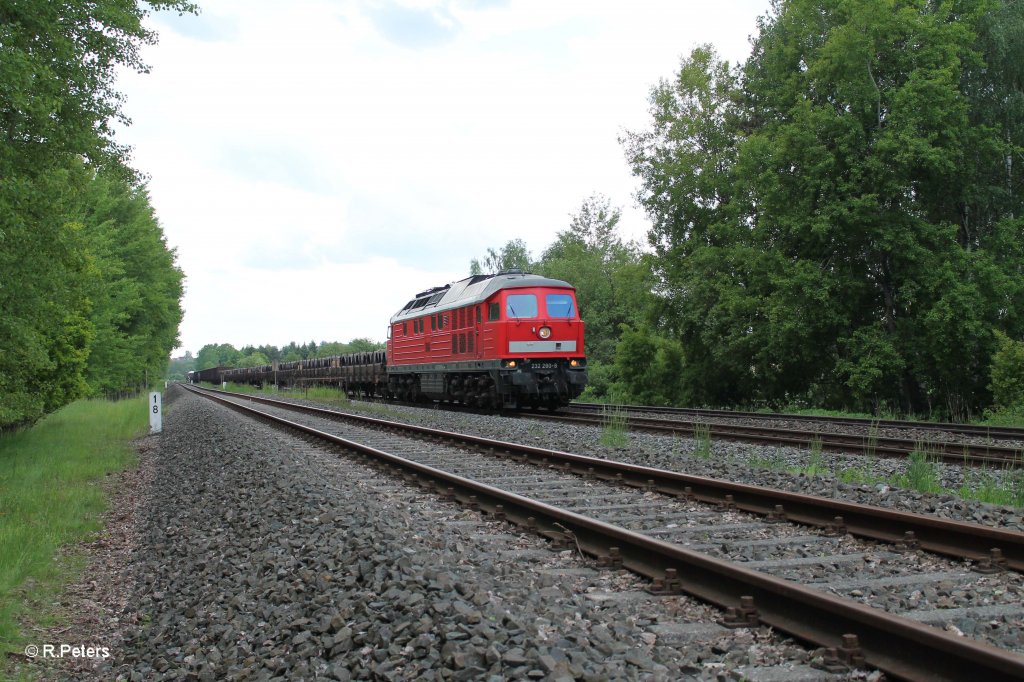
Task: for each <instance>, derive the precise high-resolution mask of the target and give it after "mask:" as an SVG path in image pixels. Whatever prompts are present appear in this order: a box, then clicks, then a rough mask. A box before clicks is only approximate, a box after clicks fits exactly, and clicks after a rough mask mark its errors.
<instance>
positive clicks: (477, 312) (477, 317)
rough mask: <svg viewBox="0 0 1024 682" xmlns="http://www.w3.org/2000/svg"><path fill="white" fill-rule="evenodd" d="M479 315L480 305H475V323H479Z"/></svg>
mask: <svg viewBox="0 0 1024 682" xmlns="http://www.w3.org/2000/svg"><path fill="white" fill-rule="evenodd" d="M480 315H481V313H480V306H477V307H476V323H477V324H480V322H481V321H482V320H481V319H480Z"/></svg>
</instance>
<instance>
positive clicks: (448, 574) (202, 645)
mask: <svg viewBox="0 0 1024 682" xmlns="http://www.w3.org/2000/svg"><path fill="white" fill-rule="evenodd" d="M177 390H180V389H177ZM152 468H153V476H152V482H151V483H150V484H149V487H148V492H147V498H146V502H145V503H144V505H143V508H142V510H141V511H140V513H139V514H140V515H139V518H138V519H137V526H138V529H137V533H138V540H137V542H138V547H137V548H136V550H135V561H134V567H133V569H132V571H131V572H132V580H131V582H132V584H133V585H134V588H133V593H132V595H131V596H130V598H129V599H128V605H127V607H126V612H125V613H123V614H121V617H120V618H119V621H120V622H133V623H134V625H132V626H130V627H129V628H127V629H126V630H125V631H124V632H123V633H122V634H121V638H120V640H118V641H114V642H113V643H112V647H111V648H112V654H113V656H112V658H111V660H110V661H109V662H107V663H105V664H103V665H101V666H100V667H99V668H97V669H95V670H94V671H93V672H92V674H93V675H94V676H95V677H97V678H99V679H111V678H116V679H120V680H150V679H167V680H174V679H178V680H184V679H188V680H285V679H333V680H351V679H382V680H405V679H427V680H495V681H496V680H512V679H515V680H519V679H526V680H529V679H537V680H565V681H567V680H574V679H579V680H632V679H643V680H647V679H650V680H676V679H699V680H740V679H746V680H751V681H756V680H762V681H763V682H767V681H769V680H784V679H795V680H806V681H808V682H809V681H811V680H837V679H864V678H868V679H877V677H878V674H877V673H866V672H863V671H854V672H851V673H847V674H845V675H832V674H828V673H825V672H824V671H821V670H819V669H816V668H814V667H812V665H811V664H812V663H813V662H814V661H815V659H816V657H819V656H820V654H821V652H820V651H817V652H815V651H808V650H806V649H804V648H802V647H800V646H798V645H796V644H794V643H793V642H791V641H789V640H786V639H784V638H781V637H779V636H778V635H777V634H775V633H773V632H771V631H770V630H769V629H767V628H758V629H744V628H741V629H736V630H728V629H725V628H722V627H721V626H719V625H717V624H716V620H717V619H718V618H720V617H721V614H719V613H718V612H717V611H716V610H715V609H713V608H711V607H709V606H706V605H703V604H700V603H697V602H694V601H693V600H690V599H688V598H685V597H677V596H673V597H653V596H651V595H649V594H647V593H646V592H644V591H643V587H644V583H643V582H642V581H640V580H638V579H637V578H635V577H634V576H632V575H631V574H629V573H627V572H625V571H621V570H619V571H616V570H607V569H597V568H595V567H594V565H593V564H592V563H590V562H588V561H584V560H582V559H581V558H580V557H578V556H577V555H576V554H575V553H574V552H573V551H568V550H567V551H562V552H554V551H551V550H550V549H548V547H549V546H548V545H547V543H546V542H544V541H543V540H540V539H538V538H535V537H533V536H530V535H526V534H523V533H520V532H519V531H518V530H517V529H516V528H515V527H513V526H510V525H506V524H500V523H496V522H493V521H489V520H485V519H483V517H481V516H480V515H479V514H477V513H476V512H472V511H467V510H464V509H463V508H461V507H460V506H458V505H456V504H454V503H448V502H445V501H442V500H439V499H436V498H433V497H431V496H428V495H425V494H423V493H422V492H420V491H419V490H418V489H416V488H413V487H410V486H408V485H406V484H404V483H402V482H400V481H398V480H396V479H393V478H389V477H388V476H386V475H383V474H381V473H379V472H378V471H377V470H376V469H373V468H370V467H368V466H366V465H364V464H362V463H359V462H355V461H352V460H350V459H347V458H346V457H344V456H341V455H339V454H337V453H335V452H331V451H327V450H324V449H321V448H319V447H318V446H313V445H310V444H307V443H305V442H303V441H301V440H299V439H297V438H295V437H293V436H290V435H287V434H284V433H282V432H280V431H277V430H274V429H272V428H270V427H268V426H265V425H263V424H260V423H258V422H255V421H252V420H249V419H247V418H243V417H240V416H239V415H237V414H235V413H234V412H232V411H230V410H228V409H227V408H224V407H222V406H219V405H215V404H213V403H211V402H209V401H206V400H204V399H202V398H198V397H195V396H192V395H179V396H178V397H177V398H176V399H175V402H174V409H173V411H170V413H169V414H168V418H167V419H166V421H165V429H164V433H163V434H162V435H161V436H160V437H159V444H158V447H157V448H156V450H155V454H154V459H153V460H152Z"/></svg>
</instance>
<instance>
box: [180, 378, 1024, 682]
mask: <svg viewBox="0 0 1024 682" xmlns="http://www.w3.org/2000/svg"><path fill="white" fill-rule="evenodd" d="M189 390H192V391H194V392H196V393H200V394H205V395H206V396H207V397H209V398H211V399H213V400H216V401H218V402H220V403H222V404H225V405H227V406H229V407H230V408H232V409H235V410H239V411H242V412H245V413H247V414H250V415H253V416H257V417H258V418H261V419H265V420H267V421H270V422H272V423H274V424H277V425H279V426H282V427H285V428H288V429H293V430H296V431H299V432H301V433H303V434H305V435H309V436H313V437H316V438H318V439H320V440H323V441H327V442H330V443H333V444H335V445H338V446H340V447H342V448H344V449H346V450H349V451H352V452H355V453H358V454H360V455H362V456H364V457H367V458H369V459H371V460H373V461H376V462H380V463H383V464H385V465H387V466H390V467H393V468H398V469H399V470H401V471H403V472H404V473H405V474H406V475H407V477H408V478H409V479H410V480H412V481H416V482H418V483H420V484H421V485H432V486H433V487H434V488H435V489H438V490H440V491H443V492H444V493H445V494H446V495H448V496H449V497H454V498H455V499H457V500H458V501H460V502H463V503H466V504H468V505H470V506H472V507H473V508H477V509H482V510H483V511H485V512H487V513H489V514H491V515H493V516H495V517H496V518H498V519H502V520H509V521H512V522H514V523H517V524H520V525H523V526H525V527H527V528H529V529H532V530H535V531H537V532H539V533H541V534H543V535H545V536H548V537H551V538H553V539H557V540H560V541H563V542H571V543H572V544H573V545H575V546H577V547H579V548H580V549H581V550H582V551H584V552H586V553H588V554H590V555H593V556H596V557H598V558H599V559H600V560H602V561H604V562H605V563H610V564H613V565H620V564H621V565H622V566H625V567H627V568H629V569H630V570H633V571H635V572H637V573H639V574H641V575H644V576H647V577H649V578H651V579H653V580H654V581H655V582H654V585H655V588H656V589H658V590H661V591H663V592H665V593H671V592H677V591H678V592H686V593H688V594H691V595H693V596H695V597H697V598H699V599H702V600H705V601H707V602H710V603H712V604H715V605H717V606H719V607H722V608H724V609H726V610H727V611H726V613H727V615H726V618H725V620H724V621H723V624H724V625H726V626H737V627H753V626H757V625H761V624H764V625H768V626H770V627H773V628H776V629H778V630H780V631H782V632H786V633H788V634H791V635H793V636H795V637H798V638H800V639H803V640H806V641H809V642H813V643H815V644H818V645H820V646H824V647H827V648H829V650H830V654H831V657H832V659H833V660H834V661H835V662H836V663H842V662H845V663H849V664H852V665H860V664H861V663H867V664H868V665H871V666H874V667H876V668H878V669H880V670H883V671H885V672H886V673H888V674H891V675H893V676H895V677H898V678H902V679H908V680H922V681H923V680H929V681H934V680H950V681H954V680H964V679H984V680H1020V679H1024V657H1021V656H1018V655H1016V654H1013V653H1011V652H1007V651H1003V650H1000V649H996V648H994V647H991V646H988V645H985V644H982V643H980V642H976V641H973V640H969V639H964V638H961V637H956V636H953V635H951V634H948V633H945V632H943V631H941V630H938V629H937V628H933V627H930V626H927V625H922V624H920V623H916V622H914V621H912V620H909V619H906V618H902V617H899V616H893V615H891V614H888V613H886V612H884V611H881V610H878V609H872V608H870V607H867V606H863V605H861V604H857V603H854V602H851V601H848V600H844V599H840V598H839V597H835V596H832V595H829V594H826V593H824V592H819V591H816V590H813V589H810V588H807V587H804V586H802V585H799V584H796V583H792V582H789V581H786V580H782V579H779V578H774V577H772V576H768V575H765V574H762V573H758V572H756V571H752V570H750V569H746V568H743V567H742V566H739V565H736V564H733V563H730V562H726V561H722V560H720V559H716V558H713V557H709V556H706V555H702V554H699V553H696V552H692V551H689V550H686V549H684V548H682V547H680V546H678V545H674V544H670V543H667V542H663V541H660V540H657V539H654V538H651V537H648V536H644V535H640V534H638V533H634V532H632V531H629V530H626V529H624V528H620V527H618V526H613V525H610V524H607V523H603V522H601V521H597V520H595V519H590V518H587V517H585V516H581V515H579V514H575V513H573V512H570V511H567V510H564V509H559V508H557V507H554V506H551V505H548V504H545V503H543V502H538V501H536V500H532V499H530V498H526V497H523V496H520V495H516V494H514V493H509V492H506V491H503V490H499V489H497V488H494V487H492V486H489V485H486V484H483V483H479V482H477V481H473V480H470V479H467V478H464V477H461V476H457V475H455V474H451V473H448V472H445V471H441V470H438V469H434V468H432V467H429V466H426V465H424V464H420V463H418V462H413V461H410V460H407V459H404V458H402V457H398V456H396V455H392V454H389V453H386V452H383V451H381V450H377V449H375V448H371V447H368V446H365V445H362V444H359V443H356V442H353V441H350V440H348V439H345V438H341V437H339V436H335V435H333V434H329V433H325V432H323V431H319V430H317V429H313V428H311V427H308V426H305V425H302V424H298V423H296V422H292V421H289V420H286V419H283V418H281V417H277V416H274V415H270V414H267V413H264V412H260V411H259V410H256V409H254V408H251V407H247V406H244V405H240V404H238V403H236V402H234V401H231V400H227V399H225V398H223V397H221V396H218V395H213V394H210V393H207V392H200V391H196V390H195V389H191V388H190V389H189ZM238 397H246V396H238ZM264 400H267V399H264ZM267 402H275V403H279V402H280V401H270V400H267ZM286 404H287V403H286ZM293 407H298V406H294V405H293ZM311 411H317V410H315V409H314V410H311ZM390 424H391V425H392V426H398V425H395V424H394V423H390ZM401 426H404V425H401ZM417 428H418V429H419V428H422V427H417ZM428 431H429V430H428ZM495 445H496V446H501V447H503V446H505V445H508V444H504V443H496V444H495Z"/></svg>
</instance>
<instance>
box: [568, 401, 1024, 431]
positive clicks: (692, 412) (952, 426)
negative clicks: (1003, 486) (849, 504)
mask: <svg viewBox="0 0 1024 682" xmlns="http://www.w3.org/2000/svg"><path fill="white" fill-rule="evenodd" d="M608 407H609V406H608V405H604V404H601V403H576V402H574V403H570V404H569V409H570V410H581V411H585V412H600V411H601V410H603V409H606V408H608ZM617 407H619V408H620V409H623V410H625V411H627V412H629V413H640V412H647V413H650V414H667V415H683V416H692V417H694V418H697V419H700V418H701V417H715V418H719V417H721V418H726V419H754V420H776V421H806V422H823V423H827V424H841V425H847V426H863V427H866V428H871V427H876V428H892V429H908V430H909V429H919V430H922V431H943V432H946V433H955V434H960V435H964V436H980V437H983V438H997V439H1001V440H1020V441H1024V428H1015V427H1012V426H983V425H979V424H957V423H952V422H915V421H908V420H903V419H871V418H867V417H828V416H820V415H811V414H785V413H782V412H742V411H738V410H713V409H704V408H699V407H663V406H657V405H647V406H645V405H621V406H617Z"/></svg>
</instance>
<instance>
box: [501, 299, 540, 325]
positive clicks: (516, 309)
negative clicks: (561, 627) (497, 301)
mask: <svg viewBox="0 0 1024 682" xmlns="http://www.w3.org/2000/svg"><path fill="white" fill-rule="evenodd" d="M505 314H506V315H507V316H508V318H509V319H523V318H527V317H537V296H536V294H509V295H508V298H506V299H505Z"/></svg>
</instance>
